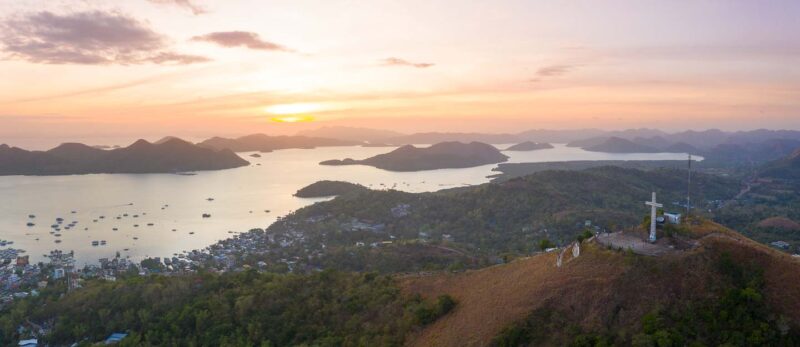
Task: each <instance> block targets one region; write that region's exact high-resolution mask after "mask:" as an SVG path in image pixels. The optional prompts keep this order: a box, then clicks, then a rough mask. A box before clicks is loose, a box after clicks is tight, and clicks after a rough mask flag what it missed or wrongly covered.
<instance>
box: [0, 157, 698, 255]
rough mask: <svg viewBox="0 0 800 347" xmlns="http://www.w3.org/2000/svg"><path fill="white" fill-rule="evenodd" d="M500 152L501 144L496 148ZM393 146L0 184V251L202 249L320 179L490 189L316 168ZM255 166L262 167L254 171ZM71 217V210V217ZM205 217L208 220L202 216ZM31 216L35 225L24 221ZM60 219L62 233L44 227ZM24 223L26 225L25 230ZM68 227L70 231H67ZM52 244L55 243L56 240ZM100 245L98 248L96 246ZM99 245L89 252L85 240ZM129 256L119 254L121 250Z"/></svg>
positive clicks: (418, 175) (447, 179) (481, 178)
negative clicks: (231, 165)
mask: <svg viewBox="0 0 800 347" xmlns="http://www.w3.org/2000/svg"><path fill="white" fill-rule="evenodd" d="M506 147H507V146H504V145H499V146H498V148H506ZM391 149H392V148H385V147H384V148H364V147H328V148H317V149H293V150H282V151H276V152H272V153H263V154H262V156H261V158H252V157H250V156H248V154H249V153H240V155H241V156H242V157H243V158H246V159H247V160H249V161H250V162H251V163H252V165H250V166H247V167H241V168H236V169H231V170H222V171H209V172H198V173H197V175H194V176H182V175H173V174H139V175H126V174H116V175H79V176H48V177H32V176H7V177H0V240H11V241H14V244H13V245H10V246H6V247H0V249H2V248H7V247H13V248H21V249H24V250H26V251H27V253H26V254H28V255H30V256H31V261H40V260H43V254H45V253H48V252H49V251H50V250H52V249H61V250H64V251H70V250H74V251H75V253H76V260H77V264H78V265H82V264H84V263H95V262H96V261H97V259H99V258H102V257H113V256H114V255H115V254H116V252H120V254H121V255H122V256H123V257H126V256H129V257H131V258H133V259H137V260H138V259H141V258H143V257H146V256H161V257H163V256H168V255H172V254H173V253H178V252H181V251H184V250H192V249H200V248H203V247H206V246H208V245H210V244H212V243H214V242H216V241H218V240H220V239H224V238H227V237H230V236H231V232H243V231H247V230H249V229H251V228H265V227H267V226H268V225H269V224H271V223H272V222H274V221H275V218H276V217H278V216H282V215H285V214H287V213H289V212H290V211H293V210H296V209H298V208H300V207H303V206H306V205H308V204H311V203H314V202H316V201H320V200H324V199H303V198H296V197H294V196H292V194H293V193H294V192H295V191H297V190H298V189H300V188H302V187H304V186H306V185H308V184H311V183H314V182H316V181H319V180H323V179H328V180H342V181H349V182H354V183H360V184H363V185H365V186H368V187H371V188H373V189H390V188H393V189H397V190H403V191H408V192H421V191H435V190H439V189H443V188H449V187H455V186H462V185H473V184H480V183H485V182H488V179H487V178H486V176H489V175H491V174H493V172H492V171H491V169H492V168H493V167H495V166H496V165H484V166H480V167H474V168H467V169H445V170H433V171H421V172H389V171H384V170H380V169H376V168H372V167H368V166H321V165H318V163H319V162H320V161H323V160H327V159H341V158H345V157H352V158H355V159H363V158H367V157H370V156H373V155H376V154H380V153H384V152H388V151H389V150H391ZM505 153H506V155H509V156H510V157H511V159H510V160H509V161H510V162H543V161H569V160H643V159H654V160H667V159H684V158H685V157H686V156H685V155H683V154H667V153H660V154H609V153H594V152H586V151H583V150H581V149H579V148H569V147H565V146H556V148H554V149H548V150H541V151H533V152H505ZM257 164H260V165H257ZM73 211H74V213H73ZM204 214H207V215H208V216H209V217H207V218H204V217H203V215H204ZM29 215H35V218H32V219H31V218H29ZM56 218H62V219H63V222H62V223H61V224H60V226H59V228H60V229H61V230H60V231H55V232H54V233H58V234H60V235H61V236H60V237H56V236H55V235H54V233H51V232H53V231H54V230H53V229H52V228H51V225H53V224H58V223H57V222H56ZM29 222H32V223H34V224H35V225H34V226H30V227H29V226H26V224H27V223H29ZM73 222H75V223H74V224H73V225H74V226H72V227H70V228H69V229H66V228H65V226H68V225H70V224H72V223H73ZM56 240H61V242H60V243H56ZM103 240H105V241H106V244H105V245H101V244H100V241H103ZM93 241H98V245H97V246H93V245H92V242H93ZM126 249H127V250H126Z"/></svg>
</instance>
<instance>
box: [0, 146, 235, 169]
mask: <svg viewBox="0 0 800 347" xmlns="http://www.w3.org/2000/svg"><path fill="white" fill-rule="evenodd" d="M248 164H249V163H248V162H247V161H246V160H244V159H242V158H240V157H239V156H237V155H236V154H235V153H233V152H231V151H229V150H213V149H208V148H202V147H199V146H197V145H194V144H192V143H189V142H186V141H183V140H181V139H177V138H170V139H166V140H164V141H163V142H160V143H150V142H147V141H145V140H138V141H136V142H135V143H133V144H132V145H130V146H128V147H124V148H118V149H112V150H103V149H98V148H94V147H90V146H87V145H84V144H80V143H65V144H62V145H60V146H58V147H56V148H53V149H51V150H48V151H27V150H24V149H20V148H16V147H9V146H8V145H0V175H70V174H89V173H170V172H185V171H200V170H221V169H230V168H235V167H240V166H245V165H248Z"/></svg>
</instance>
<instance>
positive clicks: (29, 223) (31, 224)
mask: <svg viewBox="0 0 800 347" xmlns="http://www.w3.org/2000/svg"><path fill="white" fill-rule="evenodd" d="M26 225H27V226H29V227H32V226H34V225H36V224H33V223H31V222H28V224H26Z"/></svg>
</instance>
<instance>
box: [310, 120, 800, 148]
mask: <svg viewBox="0 0 800 347" xmlns="http://www.w3.org/2000/svg"><path fill="white" fill-rule="evenodd" d="M299 135H305V136H313V137H321V138H329V139H337V140H343V141H351V142H370V143H383V144H393V145H407V144H433V143H439V142H447V141H460V142H471V141H477V142H484V143H490V144H508V143H520V142H523V141H533V142H549V143H568V144H569V145H570V146H572V147H583V148H586V147H591V146H595V145H599V144H602V143H603V142H605V141H606V140H608V139H610V138H620V139H625V140H629V141H632V142H634V143H637V144H640V145H646V146H649V147H654V148H656V149H659V150H664V149H670V150H671V151H678V150H681V149H684V151H682V152H686V151H685V150H692V151H694V152H695V153H692V154H701V152H705V151H709V150H711V149H713V148H715V147H717V146H720V145H729V144H739V145H746V144H753V143H761V142H764V141H770V140H797V141H800V131H796V130H767V129H758V130H750V131H736V132H728V131H722V130H718V129H709V130H702V131H695V130H687V131H681V132H674V133H670V132H666V131H663V130H659V129H648V128H642V129H627V130H614V131H608V130H600V129H569V130H547V129H534V130H526V131H521V132H519V133H506V134H493V133H460V132H421V133H413V134H401V133H398V132H396V131H391V130H379V129H368V128H352V127H338V126H334V127H323V128H320V129H316V130H309V131H303V132H301V133H299Z"/></svg>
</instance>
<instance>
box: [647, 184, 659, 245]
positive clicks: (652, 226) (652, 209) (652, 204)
mask: <svg viewBox="0 0 800 347" xmlns="http://www.w3.org/2000/svg"><path fill="white" fill-rule="evenodd" d="M644 204H645V205H648V206H650V242H656V210H657V209H658V208H659V207H664V205H663V204H659V203H657V202H656V192H653V201H647V202H645V203H644Z"/></svg>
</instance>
